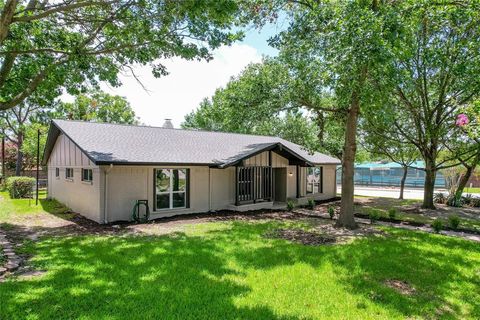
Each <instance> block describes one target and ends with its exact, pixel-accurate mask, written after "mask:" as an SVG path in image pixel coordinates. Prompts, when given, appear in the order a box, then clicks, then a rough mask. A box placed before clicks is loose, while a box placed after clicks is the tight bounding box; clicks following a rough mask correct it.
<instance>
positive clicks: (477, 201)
mask: <svg viewBox="0 0 480 320" xmlns="http://www.w3.org/2000/svg"><path fill="white" fill-rule="evenodd" d="M470 205H471V206H472V207H475V208H480V198H472V200H471V201H470Z"/></svg>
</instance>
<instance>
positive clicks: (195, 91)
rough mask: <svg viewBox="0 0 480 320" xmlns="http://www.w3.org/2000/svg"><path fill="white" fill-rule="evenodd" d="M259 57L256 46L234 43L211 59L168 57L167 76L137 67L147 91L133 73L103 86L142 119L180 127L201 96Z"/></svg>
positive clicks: (148, 123) (159, 124) (146, 121)
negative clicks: (116, 83) (116, 85)
mask: <svg viewBox="0 0 480 320" xmlns="http://www.w3.org/2000/svg"><path fill="white" fill-rule="evenodd" d="M260 60H261V56H260V54H259V53H258V51H257V49H255V48H253V47H251V46H249V45H246V44H234V45H232V46H230V47H221V48H219V49H217V50H216V51H215V52H214V59H213V60H211V61H210V62H206V61H186V60H183V59H180V58H174V59H170V60H167V61H165V62H164V64H165V65H166V66H167V70H168V71H169V75H167V76H165V77H162V78H159V79H156V78H154V77H153V76H152V74H151V71H150V68H149V67H137V68H136V69H135V74H136V75H137V77H138V78H139V79H140V80H141V82H142V83H143V84H144V85H145V87H146V88H147V90H148V92H146V91H145V90H144V89H143V88H142V86H141V85H140V84H139V83H138V82H137V81H136V80H135V79H134V78H133V77H132V76H121V81H122V83H123V85H122V86H121V87H119V88H110V87H103V89H104V90H105V91H107V92H110V93H112V94H118V95H121V96H124V97H126V98H127V99H128V101H129V102H130V104H131V105H132V107H133V109H134V110H135V113H136V114H137V116H139V117H140V121H141V122H143V123H145V124H147V125H155V126H161V125H162V124H163V122H164V119H165V118H171V119H172V121H173V123H174V125H175V127H179V125H180V123H181V122H182V121H183V117H184V116H185V115H186V114H187V113H189V112H190V111H192V110H194V109H195V108H197V107H198V105H199V103H200V101H201V100H202V99H203V98H205V97H209V96H211V95H212V94H213V93H214V92H215V89H217V88H218V87H221V86H224V85H225V84H226V83H227V82H228V80H229V79H230V77H232V76H234V75H237V74H238V73H239V72H240V71H241V70H242V69H243V68H244V67H245V66H246V65H248V64H249V63H251V62H259V61H260Z"/></svg>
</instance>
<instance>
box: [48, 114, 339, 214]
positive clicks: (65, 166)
mask: <svg viewBox="0 0 480 320" xmlns="http://www.w3.org/2000/svg"><path fill="white" fill-rule="evenodd" d="M339 163H340V162H339V160H338V159H336V158H332V157H330V156H327V155H324V154H321V153H317V152H316V153H313V154H312V153H309V152H307V151H306V150H305V149H304V148H302V147H301V146H299V145H297V144H295V143H292V142H289V141H286V140H284V139H281V138H277V137H269V136H257V135H246V134H236V133H224V132H210V131H200V130H181V129H172V128H162V127H149V126H133V125H119V124H106V123H92V122H82V121H66V120H53V121H52V123H51V125H50V129H49V132H48V137H47V142H46V146H45V150H44V155H43V164H44V165H46V166H47V167H48V195H49V197H52V198H55V199H57V200H58V201H60V202H63V203H64V204H66V205H67V206H68V207H70V208H71V209H72V210H73V211H75V212H78V213H80V214H82V215H83V216H85V217H87V218H89V219H91V220H94V221H96V222H99V223H108V222H113V221H121V220H131V215H132V208H133V206H134V204H135V202H136V201H137V200H147V201H148V205H149V208H150V212H151V214H150V218H151V219H156V218H160V217H168V216H173V215H180V214H188V213H202V212H209V211H216V210H237V211H247V210H254V209H268V208H276V207H282V206H285V204H286V201H287V200H288V199H295V201H297V202H298V203H306V202H307V200H308V199H315V200H323V199H329V198H333V197H335V196H336V181H335V180H336V176H335V168H336V166H337V165H338V164H339Z"/></svg>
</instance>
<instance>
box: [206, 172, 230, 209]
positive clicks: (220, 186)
mask: <svg viewBox="0 0 480 320" xmlns="http://www.w3.org/2000/svg"><path fill="white" fill-rule="evenodd" d="M210 181H211V183H210V202H211V210H221V209H225V208H227V207H228V206H229V205H231V204H234V203H235V168H234V167H230V168H226V169H210Z"/></svg>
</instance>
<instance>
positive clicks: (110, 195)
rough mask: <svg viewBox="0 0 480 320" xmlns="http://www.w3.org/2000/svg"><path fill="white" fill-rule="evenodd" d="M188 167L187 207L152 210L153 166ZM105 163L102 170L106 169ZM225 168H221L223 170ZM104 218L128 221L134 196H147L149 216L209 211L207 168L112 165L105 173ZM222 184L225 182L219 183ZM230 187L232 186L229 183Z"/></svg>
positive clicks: (156, 216)
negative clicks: (105, 202)
mask: <svg viewBox="0 0 480 320" xmlns="http://www.w3.org/2000/svg"><path fill="white" fill-rule="evenodd" d="M156 168H169V169H175V168H179V169H184V168H186V169H190V188H189V191H190V193H189V197H190V198H189V199H190V207H189V208H179V209H162V210H158V211H153V210H154V192H155V190H154V169H156ZM109 169H110V168H109V167H105V170H109ZM224 171H225V170H224ZM106 181H107V184H106V186H107V192H106V193H107V197H106V199H107V208H106V212H107V220H108V221H109V222H111V221H128V220H131V217H132V209H133V206H134V204H135V201H136V200H143V199H146V200H148V204H149V207H150V217H151V218H152V219H156V218H161V217H169V216H173V215H179V214H188V213H200V212H207V211H209V201H210V200H209V168H208V167H200V166H191V167H188V166H181V167H176V166H168V167H163V166H158V167H153V166H114V167H113V168H111V169H110V171H109V172H108V174H107V177H106ZM222 187H223V188H225V187H226V186H222ZM233 187H234V186H233Z"/></svg>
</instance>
